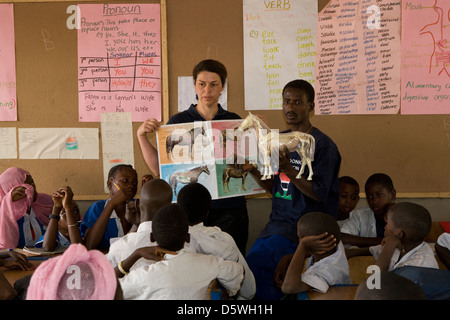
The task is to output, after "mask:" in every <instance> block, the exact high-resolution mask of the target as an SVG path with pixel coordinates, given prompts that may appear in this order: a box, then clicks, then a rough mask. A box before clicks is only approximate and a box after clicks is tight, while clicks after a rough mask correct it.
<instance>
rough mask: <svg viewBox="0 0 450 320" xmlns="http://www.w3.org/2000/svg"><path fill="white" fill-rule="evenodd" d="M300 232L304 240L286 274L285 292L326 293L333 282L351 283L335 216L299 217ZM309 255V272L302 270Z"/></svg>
mask: <svg viewBox="0 0 450 320" xmlns="http://www.w3.org/2000/svg"><path fill="white" fill-rule="evenodd" d="M297 233H298V237H299V239H300V242H299V245H298V247H297V250H296V251H295V253H294V256H293V257H292V260H291V262H290V264H289V267H288V269H287V272H286V275H285V277H284V281H283V284H282V286H281V290H282V291H283V293H285V294H293V293H299V292H304V291H309V290H317V291H319V292H322V293H325V292H327V291H328V288H329V286H330V285H336V284H351V280H350V270H349V267H348V262H347V258H346V256H345V251H344V246H343V244H342V242H341V241H340V230H339V226H338V224H337V222H336V220H335V219H334V218H333V217H332V216H330V215H328V214H325V213H321V212H311V213H307V214H304V215H302V216H301V217H300V219H299V220H298V223H297ZM309 254H311V257H310V258H309V259H308V261H307V263H306V271H305V272H304V273H302V270H303V265H304V262H305V260H306V258H307V256H308V255H309Z"/></svg>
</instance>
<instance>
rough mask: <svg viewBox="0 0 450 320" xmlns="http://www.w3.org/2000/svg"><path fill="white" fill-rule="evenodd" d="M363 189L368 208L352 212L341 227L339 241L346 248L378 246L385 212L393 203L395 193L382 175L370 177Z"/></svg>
mask: <svg viewBox="0 0 450 320" xmlns="http://www.w3.org/2000/svg"><path fill="white" fill-rule="evenodd" d="M364 189H365V192H366V197H367V203H368V205H369V207H364V208H360V209H357V210H354V211H353V212H352V214H351V216H350V218H349V219H348V220H347V221H346V222H345V223H344V224H343V225H342V227H341V233H342V235H341V239H342V242H343V243H344V245H347V246H346V247H348V245H353V246H357V247H369V246H373V245H377V244H380V243H381V240H382V239H383V234H384V226H385V225H386V222H385V216H386V213H387V210H388V209H389V206H391V205H392V204H394V203H395V196H396V191H395V189H394V185H393V183H392V179H391V178H390V177H389V176H388V175H386V174H384V173H375V174H373V175H371V176H370V177H369V178H368V179H367V181H366V185H365V188H364Z"/></svg>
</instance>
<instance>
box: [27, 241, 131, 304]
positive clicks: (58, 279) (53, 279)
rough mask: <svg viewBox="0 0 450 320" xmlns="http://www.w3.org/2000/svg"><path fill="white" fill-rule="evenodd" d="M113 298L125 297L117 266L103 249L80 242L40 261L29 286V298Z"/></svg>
mask: <svg viewBox="0 0 450 320" xmlns="http://www.w3.org/2000/svg"><path fill="white" fill-rule="evenodd" d="M113 299H123V293H122V288H121V286H120V284H119V282H118V280H117V277H116V273H115V271H114V268H113V267H112V265H111V263H110V262H109V261H108V259H107V258H106V256H105V255H104V254H103V253H102V252H100V251H98V250H89V251H88V250H87V249H86V247H85V246H84V245H82V244H80V243H76V244H71V245H70V246H69V248H67V250H66V251H64V253H63V255H61V256H57V257H54V258H50V259H48V260H47V261H45V262H43V263H41V264H40V265H39V267H38V268H37V269H36V271H35V272H34V273H33V275H32V276H31V279H30V285H29V286H28V289H27V300H113Z"/></svg>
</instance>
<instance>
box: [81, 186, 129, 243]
mask: <svg viewBox="0 0 450 320" xmlns="http://www.w3.org/2000/svg"><path fill="white" fill-rule="evenodd" d="M126 199H127V195H126V193H125V192H124V189H120V190H118V191H117V192H115V193H114V196H112V197H111V200H110V201H108V203H107V204H106V205H105V208H104V209H103V211H102V213H101V214H100V216H99V217H98V219H97V221H95V223H94V225H93V226H92V227H91V228H90V229H87V230H86V234H85V236H84V242H85V246H86V248H87V249H88V250H92V249H95V248H97V246H98V245H99V243H100V241H101V240H102V238H103V235H104V234H105V231H106V227H107V225H108V221H109V219H110V218H111V214H112V212H113V211H114V209H115V208H116V207H117V206H118V205H120V204H122V203H124V202H125V200H126Z"/></svg>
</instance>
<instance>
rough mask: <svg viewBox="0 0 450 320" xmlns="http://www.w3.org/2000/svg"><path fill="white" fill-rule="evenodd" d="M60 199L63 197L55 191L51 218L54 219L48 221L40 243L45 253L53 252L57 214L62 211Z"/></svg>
mask: <svg viewBox="0 0 450 320" xmlns="http://www.w3.org/2000/svg"><path fill="white" fill-rule="evenodd" d="M62 197H63V196H62V194H61V193H60V192H59V191H56V192H55V193H53V194H52V199H53V207H52V216H53V217H55V218H52V219H50V221H49V223H48V226H47V230H45V235H44V241H43V242H42V249H44V250H47V251H53V250H55V248H56V238H57V236H58V221H59V214H60V213H61V209H62Z"/></svg>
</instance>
